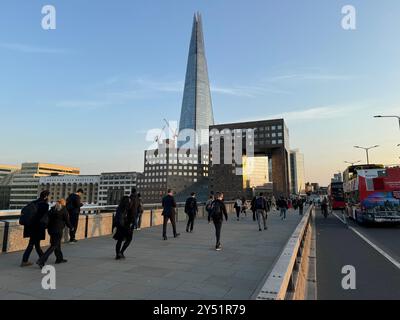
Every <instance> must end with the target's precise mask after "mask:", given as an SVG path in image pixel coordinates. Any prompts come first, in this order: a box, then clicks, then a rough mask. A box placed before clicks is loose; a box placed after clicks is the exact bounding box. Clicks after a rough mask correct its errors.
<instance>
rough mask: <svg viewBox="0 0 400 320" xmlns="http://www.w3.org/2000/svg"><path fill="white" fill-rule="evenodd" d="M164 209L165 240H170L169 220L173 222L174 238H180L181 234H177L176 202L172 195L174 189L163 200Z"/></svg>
mask: <svg viewBox="0 0 400 320" xmlns="http://www.w3.org/2000/svg"><path fill="white" fill-rule="evenodd" d="M162 207H163V211H162V215H163V217H164V222H163V239H164V240H168V238H167V224H168V220H169V221H171V224H172V230H173V233H174V238H177V237H179V236H180V234H179V233H177V232H176V223H175V215H176V202H175V199H174V196H173V193H172V189H168V191H167V195H166V196H164V198H163V199H162Z"/></svg>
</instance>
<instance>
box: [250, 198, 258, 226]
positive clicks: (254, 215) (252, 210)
mask: <svg viewBox="0 0 400 320" xmlns="http://www.w3.org/2000/svg"><path fill="white" fill-rule="evenodd" d="M256 200H257V197H256V196H254V197H253V199H252V200H251V203H250V210H251V212H253V221H256Z"/></svg>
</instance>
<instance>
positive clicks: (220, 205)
mask: <svg viewBox="0 0 400 320" xmlns="http://www.w3.org/2000/svg"><path fill="white" fill-rule="evenodd" d="M211 210H212V212H211V218H212V220H213V223H214V226H215V236H216V244H215V250H217V251H221V250H222V245H221V229H222V221H223V220H224V217H225V221H228V213H227V211H226V207H225V204H224V201H223V194H222V193H219V192H217V193H216V195H215V200H214V201H213V203H212V209H211Z"/></svg>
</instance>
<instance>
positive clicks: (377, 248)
mask: <svg viewBox="0 0 400 320" xmlns="http://www.w3.org/2000/svg"><path fill="white" fill-rule="evenodd" d="M332 214H333V215H334V216H335V217H336V218H338V219H339V220H340V221H342V222H343V220H342V219H340V218H339V217H338V216H337V215H336V213H334V212H332ZM349 229H350V230H352V231H353V232H354V233H355V234H356V235H358V236H359V237H360V238H361V239H363V240H364V241H365V242H366V243H368V244H369V245H370V246H371V247H372V248H374V249H375V250H376V251H378V252H379V253H380V254H381V255H382V256H384V257H385V258H386V259H387V260H389V261H390V262H391V263H392V264H394V266H395V267H396V268H397V269H399V270H400V262H398V261H397V260H396V259H394V258H393V257H392V256H390V255H389V254H388V253H387V252H385V251H384V250H382V249H381V248H379V247H378V246H377V245H376V244H375V243H373V242H372V241H371V240H369V239H368V238H367V237H366V236H364V235H363V234H362V233H361V232H359V231H357V230H356V229H355V228H353V227H350V226H349Z"/></svg>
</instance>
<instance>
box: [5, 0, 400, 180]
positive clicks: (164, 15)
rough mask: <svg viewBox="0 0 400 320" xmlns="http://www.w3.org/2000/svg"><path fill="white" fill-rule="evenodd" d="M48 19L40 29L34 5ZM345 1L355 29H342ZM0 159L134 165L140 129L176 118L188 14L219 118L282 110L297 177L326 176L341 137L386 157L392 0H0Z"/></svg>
mask: <svg viewBox="0 0 400 320" xmlns="http://www.w3.org/2000/svg"><path fill="white" fill-rule="evenodd" d="M46 4H52V5H54V6H55V7H56V10H57V29H56V30H50V31H44V30H43V29H42V28H41V19H42V16H43V15H42V14H41V9H42V6H43V5H46ZM346 4H352V5H353V6H355V8H356V10H357V11H356V12H357V29H356V30H355V31H345V30H343V29H342V27H341V19H342V17H343V15H342V14H341V8H342V6H344V5H346ZM0 9H1V10H0V70H1V71H0V115H1V119H0V137H1V138H0V163H7V164H18V163H21V162H26V161H42V162H51V163H60V164H66V165H71V166H78V167H80V168H81V170H82V172H83V173H87V174H91V173H99V172H101V171H116V170H141V169H142V166H143V150H144V149H145V148H146V147H148V146H149V144H151V143H150V142H148V141H146V139H145V136H146V132H147V131H148V130H149V129H152V128H157V127H161V126H162V125H163V118H167V119H168V120H172V121H173V120H175V121H177V120H178V119H179V114H180V107H181V100H182V91H183V81H184V77H185V69H186V60H187V54H188V47H189V40H190V32H191V24H192V17H193V13H194V12H195V11H200V12H201V13H202V15H203V24H204V34H205V44H206V54H207V60H208V69H209V76H210V82H211V86H212V99H213V107H214V115H215V118H216V121H217V122H218V123H223V122H233V121H245V120H253V119H269V118H271V117H272V118H274V117H281V116H284V117H285V119H286V121H287V123H288V126H289V130H290V146H291V147H293V148H300V149H301V150H302V151H303V152H304V154H305V162H306V178H307V180H310V181H317V182H320V183H322V184H327V183H328V181H329V178H330V176H331V175H332V174H333V173H334V172H336V171H338V170H343V169H344V167H345V165H344V163H343V161H344V160H364V154H363V153H362V151H360V150H356V149H354V148H353V145H355V144H358V145H375V144H379V145H381V147H380V148H379V149H376V150H374V151H371V161H373V162H382V163H387V164H389V163H390V164H392V163H396V162H397V163H398V162H399V156H400V148H397V147H396V145H397V143H400V141H399V140H400V132H399V130H398V127H397V123H396V122H395V120H391V119H385V120H384V119H380V120H379V119H373V118H372V116H373V115H374V114H379V113H383V114H400V104H399V102H400V101H399V100H400V99H399V98H400V90H399V88H398V85H399V83H400V81H399V80H400V73H399V70H400V68H399V67H400V58H399V57H400V43H399V41H398V38H399V32H400V19H398V17H399V16H400V2H398V1H396V0H386V1H384V2H378V1H372V0H364V1H355V0H352V1H313V0H302V1H294V0H290V1H289V0H273V1H272V0H268V1H267V0H251V1H244V0H234V1H232V0H201V1H200V0H198V1H197V0H190V1H189V0H151V1H143V0H142V1H133V0H132V1H131V0H129V1H128V0H115V1H108V0H107V1H105V0H103V1H100V0H99V1H78V0H69V1H58V0H57V1H51V2H46V1H36V0H31V1H29V2H28V1H22V0H13V1H11V0H3V1H2V2H1V4H0Z"/></svg>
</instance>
